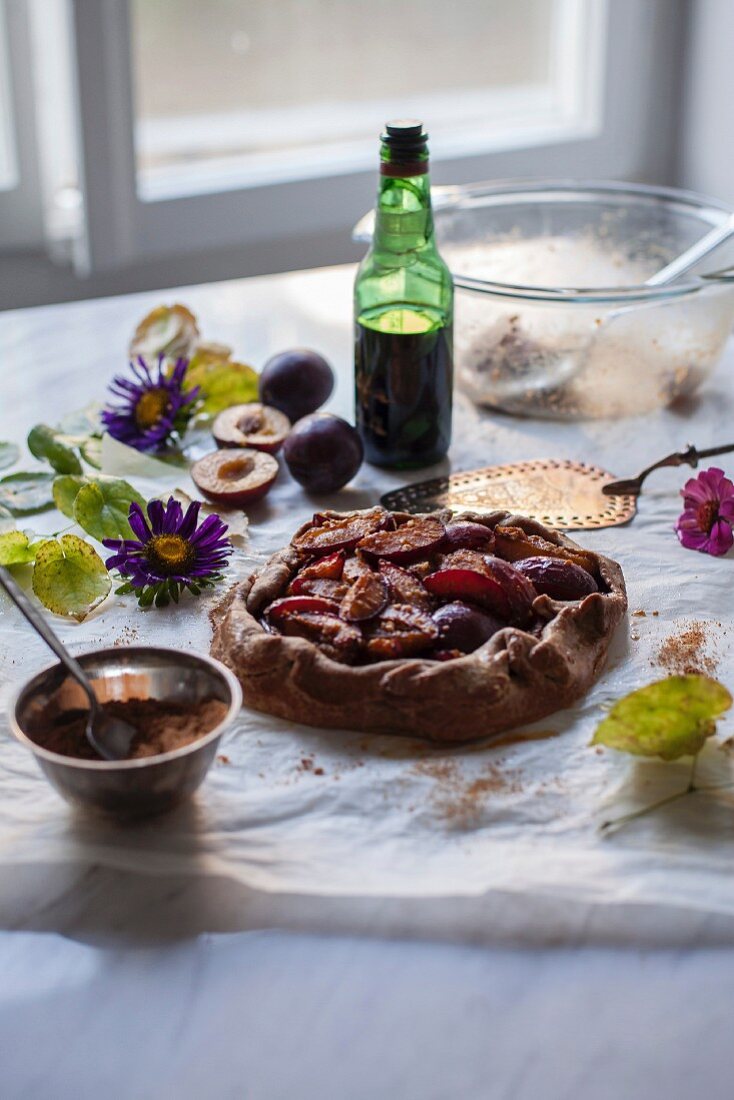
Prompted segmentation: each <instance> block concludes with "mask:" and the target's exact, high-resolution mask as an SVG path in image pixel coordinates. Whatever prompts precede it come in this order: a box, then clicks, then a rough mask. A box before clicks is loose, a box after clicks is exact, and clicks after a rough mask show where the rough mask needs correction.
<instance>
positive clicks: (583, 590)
mask: <svg viewBox="0 0 734 1100" xmlns="http://www.w3.org/2000/svg"><path fill="white" fill-rule="evenodd" d="M515 568H516V569H517V570H518V571H519V572H521V573H522V574H523V576H525V577H527V578H528V580H529V581H531V582H532V584H533V586H534V587H535V590H536V592H540V593H542V594H543V595H546V596H550V597H551V599H554V600H582V599H583V598H584V596H589V595H590V594H591V593H592V592H598V591H599V586H598V585H597V583H596V581H595V580H594V578H593V577H592V576H591V575H590V574H589V573H587V572H586V570H585V569H582V568H581V567H580V566H578V565H575V564H574V563H573V562H572V561H564V560H563V559H561V558H526V560H525V561H520V562H518V563H517V565H516V566H515Z"/></svg>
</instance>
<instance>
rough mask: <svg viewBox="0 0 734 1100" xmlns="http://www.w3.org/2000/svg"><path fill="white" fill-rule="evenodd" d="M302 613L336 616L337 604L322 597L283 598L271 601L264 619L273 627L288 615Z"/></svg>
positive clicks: (337, 611)
mask: <svg viewBox="0 0 734 1100" xmlns="http://www.w3.org/2000/svg"><path fill="white" fill-rule="evenodd" d="M304 611H309V612H321V613H323V614H327V615H337V614H338V613H339V604H338V603H337V602H336V600H327V599H324V597H323V596H283V597H282V598H281V599H279V600H273V602H272V603H271V604H270V606H269V607H268V608H267V610H266V611H265V618H266V619H267V621H268V622H269V623H272V625H273V626H279V625H280V624H281V622H283V620H284V619H287V618H288V616H289V615H296V614H299V613H301V612H304Z"/></svg>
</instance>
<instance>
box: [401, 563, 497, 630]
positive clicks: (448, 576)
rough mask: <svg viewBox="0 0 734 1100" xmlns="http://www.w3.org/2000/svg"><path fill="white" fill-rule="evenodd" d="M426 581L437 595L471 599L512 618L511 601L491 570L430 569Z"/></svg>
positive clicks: (429, 588)
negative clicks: (432, 571) (482, 571)
mask: <svg viewBox="0 0 734 1100" xmlns="http://www.w3.org/2000/svg"><path fill="white" fill-rule="evenodd" d="M423 583H424V585H425V586H426V588H427V589H428V591H429V592H430V593H431V594H432V595H434V596H439V597H442V598H445V599H449V600H461V601H464V600H468V601H469V602H470V603H475V604H479V606H480V607H483V608H486V609H487V610H488V611H491V612H492V613H493V614H494V615H498V616H499V618H501V619H504V620H505V621H507V620H508V619H509V618H510V614H511V609H510V601H509V599H508V598H507V596H506V595H505V592H504V589H503V588H502V585H501V584H500V583H499V582H498V581H497V580H495V578H494V577H490V576H488V574H487V573H477V572H476V571H475V570H473V569H439V571H438V572H437V573H430V574H429V575H428V576H427V577H426V579H425V580H424V582H423Z"/></svg>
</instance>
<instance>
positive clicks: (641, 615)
mask: <svg viewBox="0 0 734 1100" xmlns="http://www.w3.org/2000/svg"><path fill="white" fill-rule="evenodd" d="M632 614H633V616H634V617H635V618H636V619H646V618H647V611H643V610H642V608H640V609H639V610H638V611H633V612H632Z"/></svg>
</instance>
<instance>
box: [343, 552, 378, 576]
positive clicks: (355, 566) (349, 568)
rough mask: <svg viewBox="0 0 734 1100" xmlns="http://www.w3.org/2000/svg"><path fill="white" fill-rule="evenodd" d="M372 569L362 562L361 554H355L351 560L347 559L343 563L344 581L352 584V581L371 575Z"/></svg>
mask: <svg viewBox="0 0 734 1100" xmlns="http://www.w3.org/2000/svg"><path fill="white" fill-rule="evenodd" d="M371 572H372V568H371V566H370V565H369V563H368V562H366V561H365V560H364V558H363V557H362V555H361V554H359V553H357V554H355V555H354V556H353V557H351V558H347V560H346V561H345V562H344V580H345V581H349V583H350V584H352V582H353V581H356V580H358V579H359V578H360V577H363V576H364V574H365V573H371Z"/></svg>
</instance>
